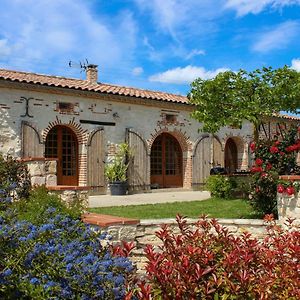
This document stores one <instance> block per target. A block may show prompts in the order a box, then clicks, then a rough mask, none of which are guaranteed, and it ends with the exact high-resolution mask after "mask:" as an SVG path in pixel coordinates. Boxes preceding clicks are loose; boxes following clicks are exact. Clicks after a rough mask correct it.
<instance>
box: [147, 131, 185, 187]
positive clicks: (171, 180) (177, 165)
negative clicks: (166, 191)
mask: <svg viewBox="0 0 300 300" xmlns="http://www.w3.org/2000/svg"><path fill="white" fill-rule="evenodd" d="M151 184H157V185H158V187H164V188H165V187H182V184H183V178H182V150H181V147H180V145H179V143H178V141H177V140H176V139H175V138H174V137H173V136H172V135H170V134H167V133H163V134H161V135H160V136H158V137H157V138H156V139H155V141H154V142H153V145H152V148H151Z"/></svg>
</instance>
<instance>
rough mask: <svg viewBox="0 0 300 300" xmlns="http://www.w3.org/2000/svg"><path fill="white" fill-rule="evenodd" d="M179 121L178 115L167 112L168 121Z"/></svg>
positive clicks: (172, 122)
mask: <svg viewBox="0 0 300 300" xmlns="http://www.w3.org/2000/svg"><path fill="white" fill-rule="evenodd" d="M176 121H177V116H176V115H170V114H166V122H167V123H171V124H174V123H175V122H176Z"/></svg>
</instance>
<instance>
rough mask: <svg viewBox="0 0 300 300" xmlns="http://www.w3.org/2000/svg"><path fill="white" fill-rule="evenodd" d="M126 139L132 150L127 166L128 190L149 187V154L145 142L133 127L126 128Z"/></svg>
mask: <svg viewBox="0 0 300 300" xmlns="http://www.w3.org/2000/svg"><path fill="white" fill-rule="evenodd" d="M126 139H127V142H128V144H129V147H130V151H131V152H132V157H131V158H130V161H129V167H128V184H129V191H139V190H147V189H150V176H149V175H150V172H149V165H150V156H149V153H148V149H147V144H146V142H145V140H144V139H143V138H142V137H141V135H139V134H138V133H137V132H135V131H134V130H133V129H127V132H126Z"/></svg>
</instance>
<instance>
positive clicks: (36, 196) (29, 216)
mask: <svg viewBox="0 0 300 300" xmlns="http://www.w3.org/2000/svg"><path fill="white" fill-rule="evenodd" d="M13 205H14V207H15V208H16V209H17V212H18V218H19V219H20V220H26V221H29V222H31V223H33V224H41V223H43V222H44V221H45V220H44V215H45V212H46V211H47V210H48V209H49V208H50V207H53V208H55V209H56V211H57V213H58V214H60V215H64V216H68V217H71V218H73V219H79V218H80V216H81V214H82V212H83V207H82V205H81V203H80V202H79V200H78V201H75V202H73V203H72V204H70V205H68V204H67V203H65V202H64V201H63V200H61V199H60V198H59V197H58V196H57V195H55V194H49V193H48V191H47V189H46V188H45V187H44V186H40V187H37V188H35V189H34V190H33V191H32V192H31V193H30V196H29V199H28V200H27V201H17V202H15V203H14V204H13Z"/></svg>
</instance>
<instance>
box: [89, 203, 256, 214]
mask: <svg viewBox="0 0 300 300" xmlns="http://www.w3.org/2000/svg"><path fill="white" fill-rule="evenodd" d="M89 211H90V212H95V213H100V214H108V215H113V216H119V217H127V218H135V219H162V218H174V217H175V216H176V214H178V213H179V214H181V215H184V216H187V217H189V218H198V217H199V216H200V215H203V214H205V215H208V217H210V218H227V219H229V218H236V219H256V218H258V217H259V216H258V215H257V214H255V212H254V210H253V209H252V207H251V206H250V204H249V203H248V202H247V201H246V200H243V199H219V198H210V199H207V200H202V201H191V202H187V201H185V202H173V203H161V204H144V205H128V206H116V207H99V208H91V209H89Z"/></svg>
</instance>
